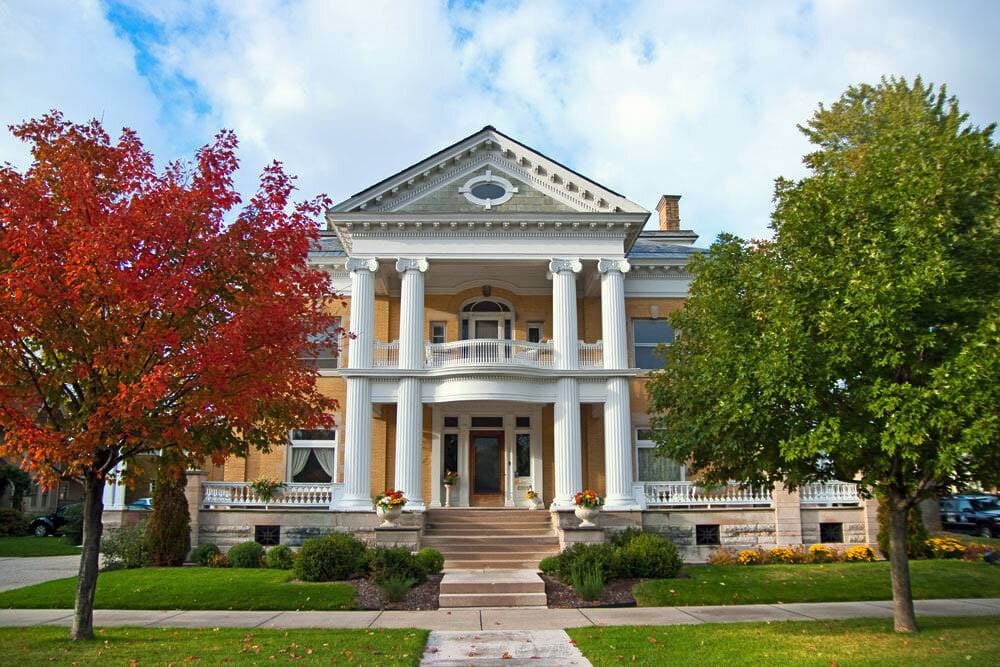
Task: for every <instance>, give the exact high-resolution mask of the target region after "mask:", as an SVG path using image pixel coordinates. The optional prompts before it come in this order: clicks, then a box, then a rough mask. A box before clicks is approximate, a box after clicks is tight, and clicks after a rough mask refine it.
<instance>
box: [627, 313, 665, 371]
mask: <svg viewBox="0 0 1000 667" xmlns="http://www.w3.org/2000/svg"><path fill="white" fill-rule="evenodd" d="M673 342H674V328H673V327H672V326H670V323H669V322H667V321H666V320H638V319H637V320H632V358H633V360H634V362H635V367H636V368H645V369H656V368H663V359H661V358H660V357H659V356H657V355H656V354H655V353H656V348H657V346H659V345H661V344H662V345H669V344H670V343H673Z"/></svg>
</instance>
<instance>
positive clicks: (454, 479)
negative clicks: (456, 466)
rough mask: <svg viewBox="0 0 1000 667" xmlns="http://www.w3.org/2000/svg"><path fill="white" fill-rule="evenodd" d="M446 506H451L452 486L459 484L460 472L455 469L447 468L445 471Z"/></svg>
mask: <svg viewBox="0 0 1000 667" xmlns="http://www.w3.org/2000/svg"><path fill="white" fill-rule="evenodd" d="M441 481H442V482H443V483H444V506H445V507H451V487H453V486H455V485H456V484H458V473H457V472H455V471H454V470H447V471H445V473H444V479H443V480H441Z"/></svg>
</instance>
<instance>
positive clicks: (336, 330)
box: [307, 317, 343, 369]
mask: <svg viewBox="0 0 1000 667" xmlns="http://www.w3.org/2000/svg"><path fill="white" fill-rule="evenodd" d="M342 326H343V324H342V321H341V319H340V318H339V317H337V318H335V319H334V321H333V323H332V324H331V325H330V326H329V328H327V330H326V333H324V334H320V335H318V336H311V337H310V339H309V342H310V343H319V344H320V348H319V351H318V352H317V354H316V356H315V357H310V358H308V359H307V360H308V361H310V362H312V363H315V364H316V368H319V369H324V368H340V359H341V357H340V354H339V352H340V343H341V338H342V334H343V329H342V328H341V327H342Z"/></svg>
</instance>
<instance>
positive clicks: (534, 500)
mask: <svg viewBox="0 0 1000 667" xmlns="http://www.w3.org/2000/svg"><path fill="white" fill-rule="evenodd" d="M524 497H525V498H527V499H528V509H529V510H537V509H541V507H542V499H541V498H540V497H539V496H538V494H537V493H535V491H534V489H528V492H527V493H525V494H524Z"/></svg>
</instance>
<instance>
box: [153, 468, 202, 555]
mask: <svg viewBox="0 0 1000 667" xmlns="http://www.w3.org/2000/svg"><path fill="white" fill-rule="evenodd" d="M185 487H187V475H185V473H184V462H183V461H181V460H180V457H178V456H176V455H174V454H173V453H172V451H171V450H164V452H163V454H162V455H161V457H160V461H159V466H158V468H157V473H156V485H155V487H154V488H153V512H152V514H151V515H150V517H149V523H148V524H147V525H146V548H147V550H148V551H149V564H150V565H162V566H169V567H176V566H178V565H183V564H184V559H185V558H187V555H188V552H189V551H190V550H191V514H190V513H189V512H188V503H187V497H186V496H185V495H184V489H185Z"/></svg>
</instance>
